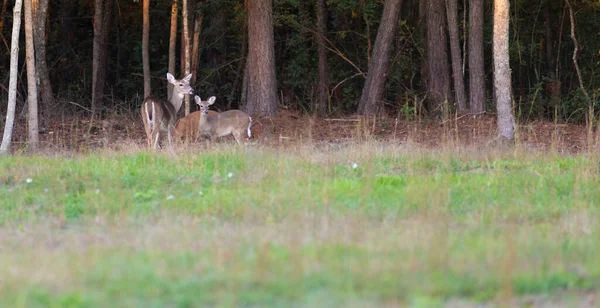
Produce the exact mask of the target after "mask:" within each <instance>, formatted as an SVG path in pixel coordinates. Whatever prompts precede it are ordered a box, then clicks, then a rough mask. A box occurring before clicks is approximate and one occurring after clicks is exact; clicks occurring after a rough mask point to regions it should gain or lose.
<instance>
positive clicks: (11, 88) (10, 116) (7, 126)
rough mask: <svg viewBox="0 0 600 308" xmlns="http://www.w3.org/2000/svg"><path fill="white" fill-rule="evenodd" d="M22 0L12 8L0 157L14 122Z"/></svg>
mask: <svg viewBox="0 0 600 308" xmlns="http://www.w3.org/2000/svg"><path fill="white" fill-rule="evenodd" d="M22 7H23V0H15V6H14V8H13V28H12V36H11V41H10V77H9V78H10V79H9V82H8V107H7V110H6V122H4V135H3V136H2V144H0V155H6V154H9V153H10V145H11V141H12V133H13V127H14V122H15V107H16V104H17V78H18V76H17V74H18V69H19V34H20V33H21V9H22Z"/></svg>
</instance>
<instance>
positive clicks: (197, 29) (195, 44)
mask: <svg viewBox="0 0 600 308" xmlns="http://www.w3.org/2000/svg"><path fill="white" fill-rule="evenodd" d="M203 20H204V14H202V13H201V12H198V13H197V14H196V18H194V35H193V40H192V69H191V70H192V81H191V84H192V85H196V78H197V77H198V58H199V57H200V54H199V53H198V50H199V49H200V33H201V32H202V21H203Z"/></svg>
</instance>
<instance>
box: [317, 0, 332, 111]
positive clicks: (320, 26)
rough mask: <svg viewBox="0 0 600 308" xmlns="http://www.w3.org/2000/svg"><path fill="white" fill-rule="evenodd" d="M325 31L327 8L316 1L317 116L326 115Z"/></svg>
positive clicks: (327, 85) (320, 0) (322, 3)
mask: <svg viewBox="0 0 600 308" xmlns="http://www.w3.org/2000/svg"><path fill="white" fill-rule="evenodd" d="M326 30H327V8H326V7H325V0H317V55H318V59H319V62H318V71H319V84H318V88H317V100H316V106H315V107H316V108H315V111H316V113H317V114H318V115H321V116H322V115H324V114H325V113H327V105H328V102H329V99H328V98H329V78H328V71H327V47H326V46H325V32H326Z"/></svg>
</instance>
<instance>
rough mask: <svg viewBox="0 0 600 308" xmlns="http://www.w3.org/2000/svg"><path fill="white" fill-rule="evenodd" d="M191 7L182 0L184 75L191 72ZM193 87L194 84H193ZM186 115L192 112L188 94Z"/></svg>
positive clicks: (185, 0) (186, 97)
mask: <svg viewBox="0 0 600 308" xmlns="http://www.w3.org/2000/svg"><path fill="white" fill-rule="evenodd" d="M188 13H189V8H188V0H182V8H181V16H182V18H183V42H182V45H181V46H182V48H183V54H184V63H183V72H184V73H183V76H187V75H189V74H190V60H191V59H190V30H189V28H190V27H189V17H188ZM192 87H193V86H192ZM184 100H185V108H184V109H185V110H184V112H185V115H186V116H187V115H188V114H190V97H189V95H186V96H185V98H184Z"/></svg>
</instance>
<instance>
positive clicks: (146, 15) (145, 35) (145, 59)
mask: <svg viewBox="0 0 600 308" xmlns="http://www.w3.org/2000/svg"><path fill="white" fill-rule="evenodd" d="M142 11H143V13H142V15H143V17H142V20H143V21H142V63H143V64H142V67H143V70H144V98H146V97H148V96H150V93H151V89H150V58H149V56H148V41H149V39H150V38H149V36H150V33H149V32H150V12H149V11H150V0H144V4H143V9H142Z"/></svg>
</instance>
